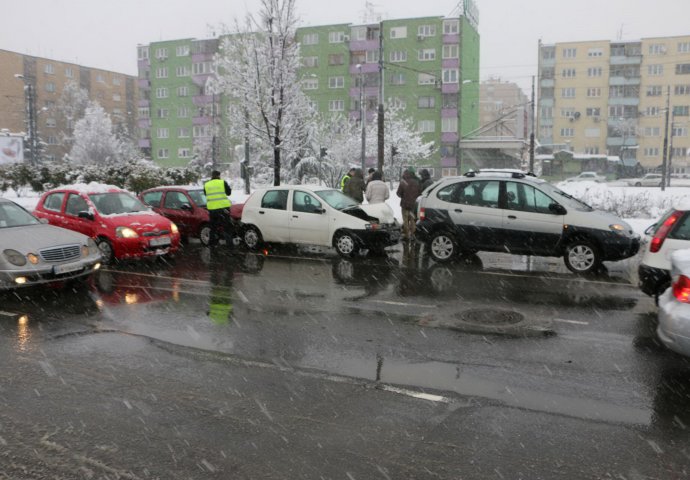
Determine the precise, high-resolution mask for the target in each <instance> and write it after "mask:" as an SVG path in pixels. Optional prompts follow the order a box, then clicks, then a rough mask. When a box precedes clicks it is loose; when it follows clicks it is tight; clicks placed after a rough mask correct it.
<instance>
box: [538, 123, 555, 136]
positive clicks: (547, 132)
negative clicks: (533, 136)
mask: <svg viewBox="0 0 690 480" xmlns="http://www.w3.org/2000/svg"><path fill="white" fill-rule="evenodd" d="M551 137H553V127H552V126H551V125H544V126H541V127H539V138H551Z"/></svg>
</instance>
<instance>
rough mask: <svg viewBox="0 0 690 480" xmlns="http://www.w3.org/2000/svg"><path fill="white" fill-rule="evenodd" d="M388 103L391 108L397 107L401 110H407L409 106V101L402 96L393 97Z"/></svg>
mask: <svg viewBox="0 0 690 480" xmlns="http://www.w3.org/2000/svg"><path fill="white" fill-rule="evenodd" d="M388 105H389V106H390V107H391V108H397V109H400V110H405V109H406V108H407V101H406V100H405V99H404V98H401V97H392V98H390V99H389V101H388Z"/></svg>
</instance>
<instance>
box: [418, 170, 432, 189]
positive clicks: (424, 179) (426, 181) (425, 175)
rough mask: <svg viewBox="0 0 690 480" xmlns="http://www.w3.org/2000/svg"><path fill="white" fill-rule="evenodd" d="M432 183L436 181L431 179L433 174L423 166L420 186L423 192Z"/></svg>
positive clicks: (420, 173)
mask: <svg viewBox="0 0 690 480" xmlns="http://www.w3.org/2000/svg"><path fill="white" fill-rule="evenodd" d="M432 183H434V181H433V180H432V179H431V174H430V173H429V170H427V169H426V168H422V169H421V170H420V171H419V188H421V189H422V192H423V191H424V190H426V188H427V187H428V186H429V185H431V184H432Z"/></svg>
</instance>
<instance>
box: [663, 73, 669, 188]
mask: <svg viewBox="0 0 690 480" xmlns="http://www.w3.org/2000/svg"><path fill="white" fill-rule="evenodd" d="M666 88H667V90H666V114H665V115H664V117H665V120H664V146H663V150H664V151H663V152H662V155H663V160H662V161H661V191H662V192H663V191H664V190H666V163H667V160H668V116H669V110H670V109H671V86H670V85H669V86H668V87H666Z"/></svg>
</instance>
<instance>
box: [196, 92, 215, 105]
mask: <svg viewBox="0 0 690 480" xmlns="http://www.w3.org/2000/svg"><path fill="white" fill-rule="evenodd" d="M192 103H193V104H194V105H196V106H197V107H202V106H204V105H209V104H211V103H213V95H194V96H193V97H192Z"/></svg>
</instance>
